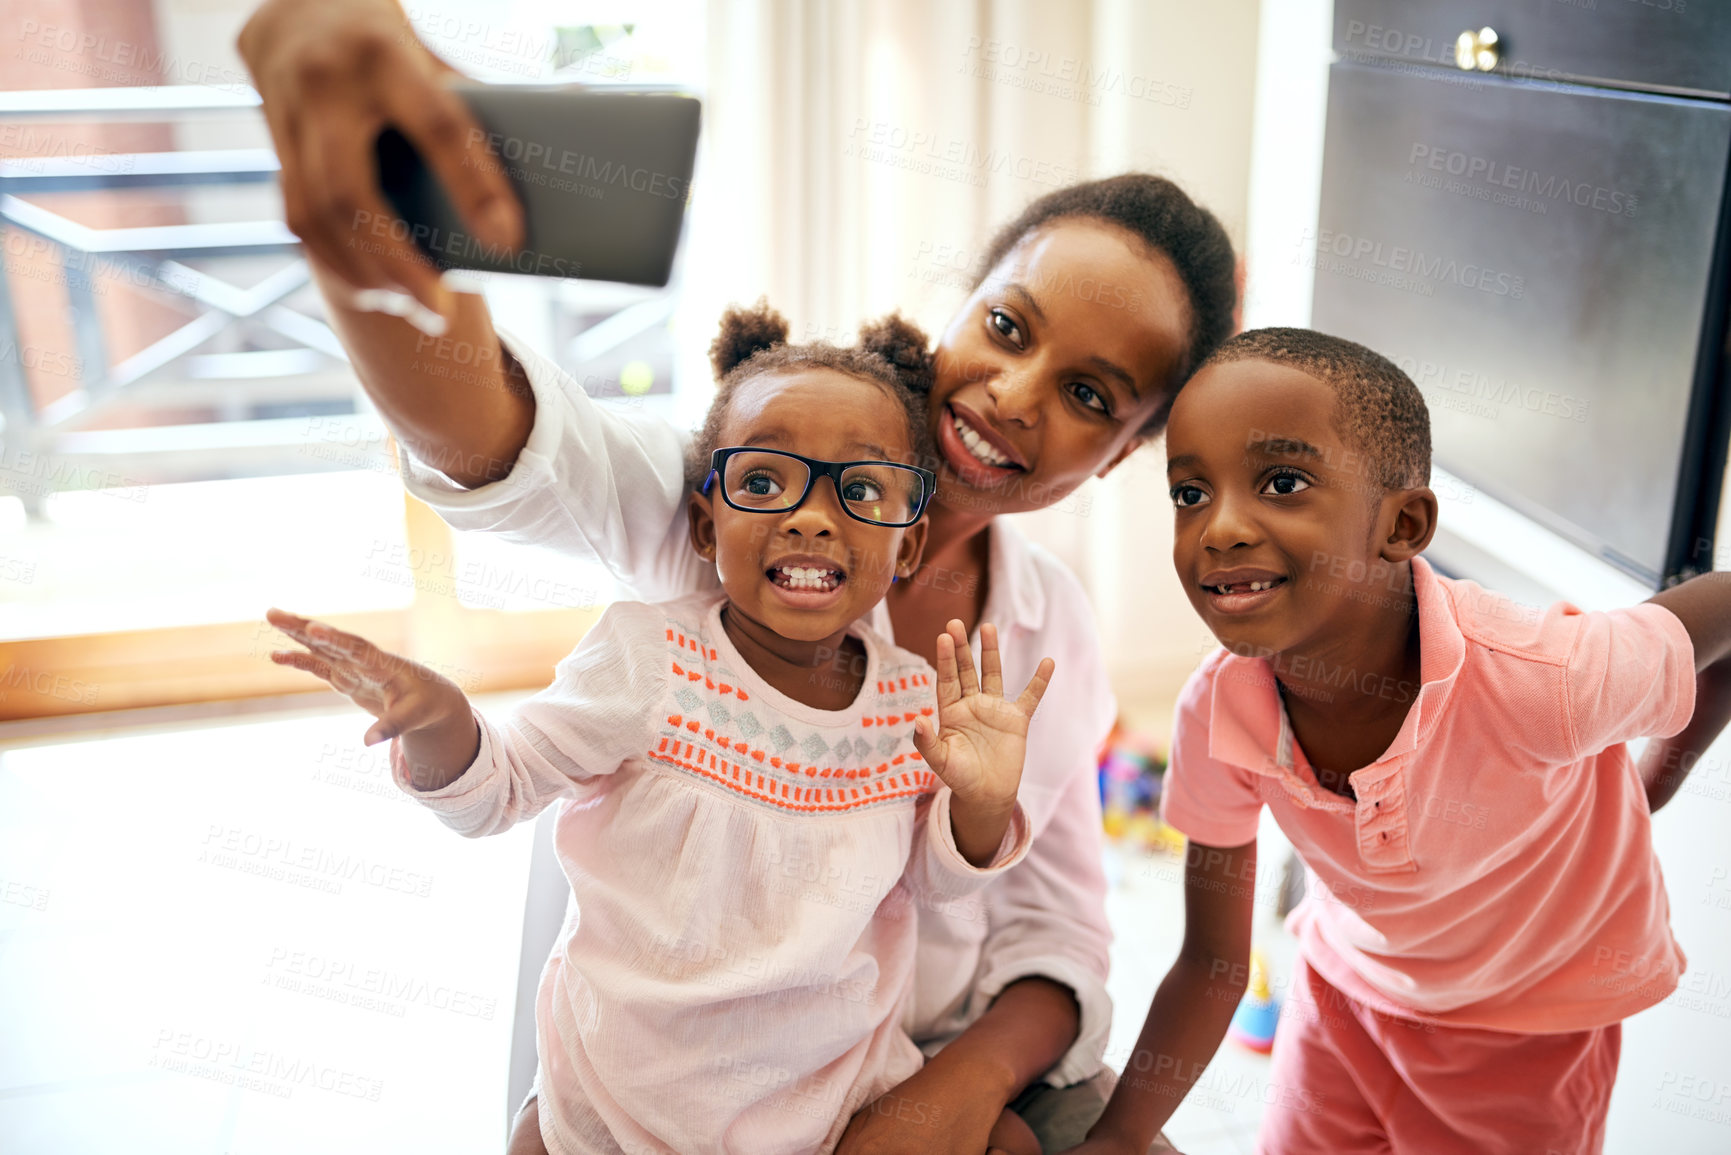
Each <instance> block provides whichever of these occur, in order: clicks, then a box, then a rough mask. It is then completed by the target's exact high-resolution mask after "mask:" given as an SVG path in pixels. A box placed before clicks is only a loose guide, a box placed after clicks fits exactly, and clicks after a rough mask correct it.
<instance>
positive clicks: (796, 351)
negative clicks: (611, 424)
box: [685, 297, 933, 489]
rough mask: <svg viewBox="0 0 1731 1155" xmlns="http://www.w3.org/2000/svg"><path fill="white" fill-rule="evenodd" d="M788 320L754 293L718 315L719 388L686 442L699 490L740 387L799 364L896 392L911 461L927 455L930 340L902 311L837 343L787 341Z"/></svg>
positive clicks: (689, 473) (688, 472)
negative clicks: (855, 340)
mask: <svg viewBox="0 0 1731 1155" xmlns="http://www.w3.org/2000/svg"><path fill="white" fill-rule="evenodd" d="M787 334H788V324H787V318H786V317H784V316H782V315H781V314H780V313H778V312H776V311H775V310H774V309H772V308H770V307H769V303H768V301H766V300H765V299H764V298H762V297H759V298H758V300H757V304H755V305H752V306H751V307H750V308H742V307H741V306H738V305H733V306H730V307H729V308H728V310H727V312H725V313H723V314H722V315H721V332H719V333H718V334H716V337H715V340H714V342H712V343H711V344H710V346H709V363H710V365H711V366H713V367H714V369H715V379H716V382H717V384H718V388H717V390H716V393H715V400H714V401H713V402H712V403H711V404H710V406H709V414H708V416H707V417H705V418H704V420H703V428H702V429H700V430H699V431H698V433H697V437H696V438H695V439H694V440H693V441H692V443H691V451H690V453H689V454H688V455H687V457H686V462H685V478H686V482H687V484H688V485H689V486H690V487H691V488H692V489H702V488H703V482H704V479H705V478H706V477H707V476H708V475H709V459H710V456H711V455H712V454H713V453H714V452H715V450H716V448H717V447H718V439H719V438H720V436H721V426H722V423H723V422H724V421H725V420H726V418H727V410H728V407H729V405H730V404H731V403H732V401H733V396H734V394H735V393H737V392H738V391H739V387H740V385H742V384H744V383H745V382H747V381H750V380H753V379H755V378H757V377H762V376H764V375H766V374H773V373H781V372H789V371H796V370H801V369H833V370H835V371H836V372H838V373H846V374H848V375H849V376H851V377H857V378H859V379H860V380H862V381H869V382H871V383H872V384H874V385H877V386H878V387H880V388H882V389H883V390H885V391H886V392H888V393H889V394H890V395H891V396H893V397H894V398H895V399H896V400H897V401H899V402H900V403H901V405H902V408H903V410H904V411H905V412H906V413H907V433H908V444H909V445H910V446H912V447H913V461H912V462H911V463H910V464H915V465H924V464H926V463H928V462H929V461H931V459H932V457H933V449H932V446H931V431H930V430H929V429H928V428H927V426H926V400H925V399H926V394H927V393H928V392H930V390H931V387H932V354H931V350H930V344H931V342H930V340H929V339H928V338H927V337H926V335H925V333H924V332H922V331H921V330H920V329H919V328H918V327H917V326H916V325H914V324H913V323H912V322H911V321H908V320H907V319H906V318H904V317H902V316H901V315H900V314H899V313H891V314H890V315H889V316H887V317H884V318H882V319H880V320H877V321H872V322H869V323H868V324H865V325H861V326H860V343H859V344H858V345H857V346H855V347H853V348H842V347H841V346H839V345H832V344H830V343H829V342H828V341H813V342H810V343H808V344H803V345H793V344H789V343H788V340H787Z"/></svg>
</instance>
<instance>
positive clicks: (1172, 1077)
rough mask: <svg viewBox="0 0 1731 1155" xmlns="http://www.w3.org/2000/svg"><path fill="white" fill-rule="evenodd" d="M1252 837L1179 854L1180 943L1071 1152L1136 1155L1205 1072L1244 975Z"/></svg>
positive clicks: (1252, 878) (1253, 874) (1234, 1007)
mask: <svg viewBox="0 0 1731 1155" xmlns="http://www.w3.org/2000/svg"><path fill="white" fill-rule="evenodd" d="M1255 893H1256V843H1255V842H1247V843H1245V844H1244V845H1243V846H1233V847H1224V848H1223V847H1215V846H1203V845H1201V844H1200V843H1195V842H1192V843H1191V844H1190V846H1189V848H1188V850H1187V852H1186V854H1185V868H1184V945H1183V946H1182V947H1180V948H1179V951H1178V959H1177V961H1176V962H1174V963H1173V964H1172V969H1171V970H1169V971H1167V972H1166V977H1165V978H1164V979H1163V980H1161V982H1160V989H1159V990H1157V991H1155V992H1154V1005H1153V1006H1151V1007H1149V1009H1148V1019H1147V1021H1146V1022H1145V1023H1144V1024H1143V1025H1142V1033H1141V1035H1140V1036H1138V1037H1137V1039H1136V1048H1135V1050H1134V1051H1132V1052H1131V1054H1130V1059H1129V1061H1128V1062H1127V1063H1125V1064H1124V1073H1123V1075H1122V1076H1120V1078H1119V1079H1118V1088H1117V1090H1115V1091H1113V1092H1112V1099H1111V1101H1110V1102H1109V1103H1107V1104H1106V1110H1105V1113H1104V1114H1102V1115H1101V1116H1100V1121H1099V1122H1097V1123H1095V1124H1094V1126H1093V1127H1092V1128H1091V1129H1090V1130H1089V1132H1088V1138H1087V1140H1086V1141H1085V1142H1083V1143H1082V1145H1081V1146H1079V1147H1073V1148H1071V1151H1072V1152H1073V1153H1074V1155H1143V1152H1145V1151H1147V1150H1148V1145H1149V1144H1150V1143H1152V1142H1153V1141H1154V1136H1155V1135H1156V1134H1157V1133H1158V1132H1159V1130H1160V1128H1161V1127H1162V1126H1163V1125H1164V1124H1165V1123H1166V1120H1167V1119H1168V1118H1170V1117H1171V1115H1172V1112H1173V1111H1175V1110H1177V1109H1178V1104H1179V1103H1180V1102H1181V1101H1182V1100H1183V1098H1184V1096H1185V1095H1186V1094H1187V1093H1188V1092H1189V1090H1190V1088H1191V1086H1192V1085H1194V1084H1195V1082H1196V1080H1197V1079H1199V1078H1201V1077H1202V1072H1203V1070H1204V1069H1205V1068H1206V1067H1207V1066H1208V1062H1209V1060H1210V1059H1212V1058H1213V1057H1214V1052H1215V1051H1216V1050H1217V1049H1219V1047H1220V1040H1221V1039H1222V1038H1224V1037H1225V1035H1226V1028H1227V1026H1228V1024H1230V1023H1231V1022H1232V1012H1233V1011H1235V1010H1237V1009H1238V1000H1239V999H1240V998H1242V997H1243V995H1244V988H1245V987H1246V986H1248V985H1249V982H1250V920H1251V912H1252V909H1253V900H1254V897H1255Z"/></svg>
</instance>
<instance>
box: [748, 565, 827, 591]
mask: <svg viewBox="0 0 1731 1155" xmlns="http://www.w3.org/2000/svg"><path fill="white" fill-rule="evenodd" d="M766 572H767V573H768V575H769V580H770V581H771V582H773V583H774V584H775V585H776V586H777V587H779V588H781V589H784V590H795V591H801V592H811V593H828V592H829V591H831V590H834V589H839V588H840V587H841V584H842V583H843V582H845V581H847V575H846V574H844V573H842V572H841V571H840V570H836V569H825V568H823V567H821V566H804V565H794V566H787V567H786V568H783V567H781V566H771V567H770V568H769V569H768V570H767V571H766Z"/></svg>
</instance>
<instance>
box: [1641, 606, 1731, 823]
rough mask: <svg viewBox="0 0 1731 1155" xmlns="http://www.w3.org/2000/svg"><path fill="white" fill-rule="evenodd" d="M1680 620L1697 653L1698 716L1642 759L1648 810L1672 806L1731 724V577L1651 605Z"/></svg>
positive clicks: (1658, 741) (1650, 746) (1652, 743)
mask: <svg viewBox="0 0 1731 1155" xmlns="http://www.w3.org/2000/svg"><path fill="white" fill-rule="evenodd" d="M1647 600H1648V601H1649V602H1652V603H1653V604H1654V605H1660V606H1664V607H1665V608H1666V609H1667V610H1670V611H1671V612H1672V613H1673V614H1675V615H1676V616H1677V620H1678V621H1680V622H1682V623H1683V628H1684V629H1685V630H1687V631H1688V633H1689V641H1690V643H1691V644H1692V645H1693V646H1694V648H1695V713H1694V715H1693V716H1692V717H1691V718H1690V719H1689V724H1688V725H1687V726H1685V727H1683V729H1682V730H1681V731H1680V732H1678V733H1676V734H1673V735H1672V736H1671V737H1669V738H1655V739H1653V740H1652V741H1650V742H1649V743H1647V749H1646V751H1645V752H1644V753H1643V754H1642V755H1641V767H1640V772H1641V781H1642V783H1643V784H1644V785H1645V786H1646V788H1647V809H1648V810H1650V811H1656V810H1658V809H1659V807H1661V806H1663V805H1665V803H1666V802H1669V801H1670V800H1671V796H1672V795H1673V794H1675V793H1677V789H1678V787H1680V786H1682V784H1683V780H1684V779H1685V778H1687V777H1688V776H1689V771H1690V769H1691V768H1692V767H1693V766H1694V765H1695V763H1696V762H1697V761H1699V760H1700V758H1701V756H1702V755H1703V754H1705V753H1706V752H1707V747H1709V746H1711V745H1712V744H1713V740H1714V739H1715V738H1717V737H1718V736H1719V732H1720V731H1721V730H1723V729H1724V728H1725V723H1726V722H1727V721H1731V573H1706V574H1701V575H1700V576H1698V577H1692V578H1690V579H1689V580H1688V581H1683V582H1678V583H1677V584H1676V585H1674V586H1672V587H1671V588H1670V589H1665V590H1660V591H1659V592H1658V593H1656V594H1654V595H1653V596H1652V597H1650V598H1648V599H1647Z"/></svg>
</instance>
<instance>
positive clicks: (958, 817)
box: [914, 620, 1053, 863]
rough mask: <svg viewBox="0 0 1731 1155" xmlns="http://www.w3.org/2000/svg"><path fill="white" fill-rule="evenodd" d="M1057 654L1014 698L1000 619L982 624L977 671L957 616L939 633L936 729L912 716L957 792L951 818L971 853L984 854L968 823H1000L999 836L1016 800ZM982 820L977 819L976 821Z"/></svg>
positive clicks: (923, 751)
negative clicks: (1031, 730)
mask: <svg viewBox="0 0 1731 1155" xmlns="http://www.w3.org/2000/svg"><path fill="white" fill-rule="evenodd" d="M1052 668H1053V666H1052V659H1051V658H1044V659H1042V660H1041V662H1040V666H1039V669H1037V670H1035V671H1034V676H1033V678H1032V679H1030V680H1029V682H1028V685H1027V687H1026V688H1025V689H1023V691H1022V692H1021V694H1020V695H1019V696H1018V697H1017V698H1016V700H1015V701H1013V702H1012V701H1009V700H1008V699H1006V698H1005V697H1004V672H1003V664H1002V663H1001V662H1000V661H999V658H998V630H997V627H996V626H992V625H982V626H981V627H980V672H979V676H978V677H976V676H975V674H974V659H973V654H972V653H971V652H970V651H969V648H968V634H967V630H966V629H965V628H964V627H963V626H962V623H961V622H960V621H956V620H952V621H951V622H950V623H949V625H948V626H946V627H945V628H944V632H943V633H942V634H939V635H938V662H937V672H938V684H937V694H938V715H937V719H938V724H937V727H936V729H935V730H934V728H933V726H932V724H931V722H930V721H929V720H928V719H926V718H917V719H915V720H914V748H915V749H917V750H918V751H919V752H920V757H922V758H924V759H925V760H926V765H928V766H930V767H931V768H932V772H933V773H934V774H936V775H937V776H938V777H939V778H940V779H941V780H942V781H943V782H944V784H945V785H946V786H948V787H949V788H950V789H951V790H952V791H954V793H955V797H954V799H953V802H952V810H951V815H952V821H953V823H954V825H955V827H956V843H957V846H958V848H959V849H961V851H962V853H963V854H964V855H966V856H967V858H968V859H969V860H970V861H974V862H976V863H977V862H979V861H981V859H980V857H979V856H978V855H976V854H974V853H970V849H969V846H967V845H964V840H965V839H964V835H965V834H966V833H967V831H965V830H964V826H968V827H972V828H973V832H975V833H980V834H982V835H983V836H989V832H990V829H991V828H993V827H996V829H997V831H998V835H999V837H1000V838H1001V837H1002V834H1003V830H1004V827H1005V826H1006V825H1007V824H1008V822H1009V819H1010V814H1011V812H1012V811H1014V809H1015V805H1016V788H1017V787H1018V786H1019V785H1021V781H1022V760H1023V758H1024V756H1025V755H1026V753H1027V748H1028V723H1029V722H1030V721H1031V720H1032V719H1033V717H1034V708H1035V707H1037V706H1038V705H1039V704H1040V699H1041V697H1043V696H1044V695H1045V693H1046V684H1047V683H1048V682H1049V681H1050V680H1051V678H1052ZM976 822H977V823H978V824H979V825H977V826H976V825H975V824H976ZM965 841H967V842H971V843H974V849H976V850H978V849H985V850H986V852H987V853H986V854H985V859H990V858H991V856H992V852H995V851H996V849H997V845H998V839H997V838H993V839H991V840H990V846H989V847H982V846H980V844H979V843H978V842H977V841H976V840H974V839H966V840H965Z"/></svg>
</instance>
